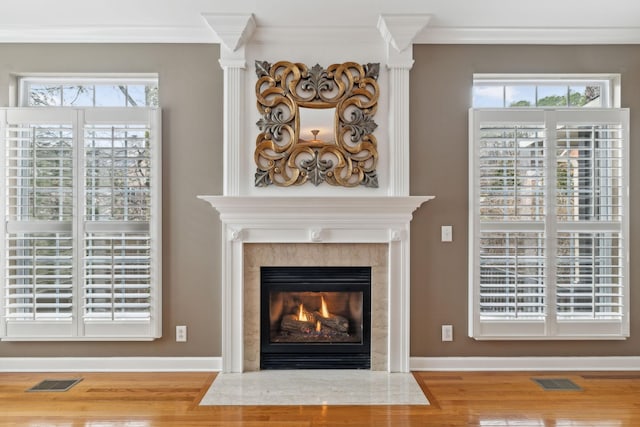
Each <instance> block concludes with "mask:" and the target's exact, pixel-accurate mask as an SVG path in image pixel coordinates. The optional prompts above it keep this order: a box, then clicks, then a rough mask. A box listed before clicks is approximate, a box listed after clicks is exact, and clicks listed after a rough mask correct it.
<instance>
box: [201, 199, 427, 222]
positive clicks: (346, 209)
mask: <svg viewBox="0 0 640 427" xmlns="http://www.w3.org/2000/svg"><path fill="white" fill-rule="evenodd" d="M434 197H435V196H406V197H242V196H206V195H203V196H198V198H199V199H202V200H204V201H206V202H208V203H209V204H211V206H213V207H214V208H215V209H216V210H217V211H218V212H220V218H221V219H222V220H234V219H236V220H238V219H244V220H249V219H251V218H256V219H258V218H259V219H260V220H261V221H265V220H267V219H268V218H273V219H276V218H277V219H280V220H282V219H289V218H316V217H319V218H325V219H333V220H336V219H338V218H342V219H346V218H350V217H354V218H355V217H357V218H369V219H373V218H380V219H382V218H389V217H407V216H408V217H409V218H410V217H411V214H412V213H413V211H415V210H416V209H417V208H418V207H420V206H421V205H422V204H423V203H425V202H427V201H429V200H432V199H433V198H434Z"/></svg>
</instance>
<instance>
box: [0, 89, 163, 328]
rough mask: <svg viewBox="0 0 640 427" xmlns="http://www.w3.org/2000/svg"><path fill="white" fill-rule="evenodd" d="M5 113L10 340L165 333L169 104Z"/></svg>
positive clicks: (4, 253)
mask: <svg viewBox="0 0 640 427" xmlns="http://www.w3.org/2000/svg"><path fill="white" fill-rule="evenodd" d="M27 86H28V85H27ZM70 86H72V85H71V84H70ZM28 87H31V88H33V87H38V88H40V89H41V88H42V86H39V85H37V84H35V83H34V84H33V86H28ZM52 87H53V86H52ZM77 87H79V86H77ZM95 87H97V85H96V86H95ZM40 89H38V90H40ZM123 89H124V92H125V93H126V92H127V86H126V85H123ZM63 95H64V91H63ZM94 99H95V101H94V104H93V105H98V104H100V103H102V101H101V100H100V97H95V98H94ZM106 102H107V101H105V103H106ZM56 105H57V104H56ZM63 105H64V104H63ZM132 106H133V105H129V107H132ZM0 115H1V116H0V117H1V123H0V132H1V133H0V137H1V138H2V150H1V152H0V159H1V161H0V170H1V173H2V176H3V179H4V182H5V183H6V185H4V186H3V187H2V188H1V189H0V199H1V200H2V205H3V208H2V211H1V212H0V219H1V220H2V224H5V230H4V232H3V246H2V248H1V250H0V255H1V257H2V268H0V276H1V277H0V286H1V287H2V294H1V301H2V323H1V326H0V332H1V335H2V338H3V339H5V340H11V339H35V340H92V339H96V340H100V339H105V340H144V339H153V338H156V337H159V336H160V328H161V316H160V308H161V304H160V297H161V271H160V259H161V258H160V257H161V246H160V228H161V227H160V226H161V218H160V214H161V199H160V197H161V188H160V185H161V174H160V113H159V110H158V109H155V108H147V107H139V108H96V107H89V108H57V107H53V108H52V107H50V106H43V105H41V106H39V107H38V108H5V109H1V110H0Z"/></svg>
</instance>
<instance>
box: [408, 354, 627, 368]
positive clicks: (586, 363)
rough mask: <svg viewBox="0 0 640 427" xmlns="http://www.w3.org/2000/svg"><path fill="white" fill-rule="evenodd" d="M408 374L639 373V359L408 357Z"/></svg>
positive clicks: (624, 357) (609, 357)
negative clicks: (470, 372)
mask: <svg viewBox="0 0 640 427" xmlns="http://www.w3.org/2000/svg"><path fill="white" fill-rule="evenodd" d="M409 365H410V368H411V370H412V371H640V356H604V357H412V358H411V359H410V362H409Z"/></svg>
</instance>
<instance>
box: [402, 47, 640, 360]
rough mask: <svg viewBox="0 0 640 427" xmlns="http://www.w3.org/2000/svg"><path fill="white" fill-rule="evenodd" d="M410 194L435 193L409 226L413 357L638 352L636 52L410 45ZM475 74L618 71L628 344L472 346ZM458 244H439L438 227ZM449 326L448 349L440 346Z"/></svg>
mask: <svg viewBox="0 0 640 427" xmlns="http://www.w3.org/2000/svg"><path fill="white" fill-rule="evenodd" d="M414 57H415V65H414V67H413V69H412V71H411V159H412V160H411V194H414V195H419V194H434V195H436V196H437V198H436V199H435V200H433V201H431V202H429V203H427V204H426V205H424V206H423V207H422V208H421V209H420V210H419V211H418V212H417V213H416V215H415V216H414V221H413V222H412V228H411V266H412V268H411V354H412V355H413V356H433V357H435V356H605V355H607V356H609V355H610V356H614V355H617V356H622V355H625V356H630V355H639V354H640V345H639V344H640V336H638V335H637V334H633V333H634V332H636V331H637V330H638V329H640V290H636V289H633V287H634V285H636V284H638V283H640V281H639V279H638V278H639V277H640V276H639V275H640V253H639V252H638V249H640V246H639V243H640V242H639V241H638V239H639V238H640V235H639V230H638V227H637V219H636V218H638V217H636V216H635V215H637V213H638V212H639V203H640V173H639V172H638V170H637V169H634V165H637V164H638V163H639V162H640V149H638V147H639V144H640V122H639V118H640V97H639V96H638V94H640V46H480V45H478V46H475V45H474V46H453V45H422V46H416V47H414ZM473 73H620V74H621V75H622V106H623V107H629V108H631V150H630V151H631V159H630V160H631V242H630V243H631V287H632V290H631V298H632V302H631V312H632V318H631V331H632V334H633V335H632V337H631V338H630V339H628V340H626V341H546V342H543V341H511V342H504V341H502V342H487V341H475V340H472V339H470V338H468V337H467V319H468V315H467V298H468V292H467V283H468V280H467V274H468V268H467V261H468V257H467V242H468V239H467V230H468V226H467V222H468V217H467V206H468V192H467V187H468V184H467V179H468V158H467V144H468V129H467V116H468V109H469V107H471V85H472V80H473ZM441 225H453V235H454V241H453V242H452V243H441V242H440V241H439V239H440V226H441ZM442 324H452V325H453V330H454V341H453V342H450V343H443V342H441V341H440V325H442Z"/></svg>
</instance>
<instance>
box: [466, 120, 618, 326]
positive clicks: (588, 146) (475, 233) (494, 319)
mask: <svg viewBox="0 0 640 427" xmlns="http://www.w3.org/2000/svg"><path fill="white" fill-rule="evenodd" d="M470 121H471V127H470V130H471V132H470V148H469V149H470V167H471V170H470V180H469V183H470V184H469V185H470V209H471V212H470V232H471V234H470V293H469V295H470V335H471V336H472V337H475V338H478V339H553V338H580V339H605V338H623V337H626V336H628V335H629V299H628V295H629V292H628V291H629V275H628V272H629V266H628V255H627V254H628V245H629V241H628V193H627V188H628V170H629V165H628V145H629V139H628V124H629V111H628V110H627V109H613V108H610V109H599V108H598V109H596V108H557V109H544V110H542V109H538V108H527V109H522V108H499V109H472V110H471V112H470Z"/></svg>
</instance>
